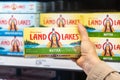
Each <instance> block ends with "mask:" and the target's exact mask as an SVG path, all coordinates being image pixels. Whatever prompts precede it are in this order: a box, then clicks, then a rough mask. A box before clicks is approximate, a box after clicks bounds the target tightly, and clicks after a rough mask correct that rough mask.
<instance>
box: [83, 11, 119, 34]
mask: <svg viewBox="0 0 120 80" xmlns="http://www.w3.org/2000/svg"><path fill="white" fill-rule="evenodd" d="M84 26H88V27H90V28H94V30H89V32H119V31H120V13H86V14H84Z"/></svg>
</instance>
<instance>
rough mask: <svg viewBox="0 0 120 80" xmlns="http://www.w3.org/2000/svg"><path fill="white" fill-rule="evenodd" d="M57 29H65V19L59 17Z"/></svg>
mask: <svg viewBox="0 0 120 80" xmlns="http://www.w3.org/2000/svg"><path fill="white" fill-rule="evenodd" d="M57 24H58V27H65V19H64V18H63V17H62V15H60V17H59V18H58V19H57Z"/></svg>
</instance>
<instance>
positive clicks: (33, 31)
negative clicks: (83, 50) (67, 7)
mask: <svg viewBox="0 0 120 80" xmlns="http://www.w3.org/2000/svg"><path fill="white" fill-rule="evenodd" d="M80 43H81V41H80V36H79V33H78V29H77V28H57V27H53V28H52V27H49V28H25V29H24V53H25V57H29V58H38V57H51V58H77V57H79V56H80Z"/></svg>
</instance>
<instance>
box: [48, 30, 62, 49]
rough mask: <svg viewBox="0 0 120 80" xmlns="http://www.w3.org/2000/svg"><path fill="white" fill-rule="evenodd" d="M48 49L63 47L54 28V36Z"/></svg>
mask: <svg viewBox="0 0 120 80" xmlns="http://www.w3.org/2000/svg"><path fill="white" fill-rule="evenodd" d="M47 47H51V48H57V47H62V44H61V42H60V41H59V40H58V36H57V33H56V31H55V29H54V28H52V34H51V37H50V42H49V43H48V44H47Z"/></svg>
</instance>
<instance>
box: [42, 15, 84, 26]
mask: <svg viewBox="0 0 120 80" xmlns="http://www.w3.org/2000/svg"><path fill="white" fill-rule="evenodd" d="M79 23H81V24H83V14H82V13H41V14H40V27H53V26H56V27H64V28H66V27H67V28H73V27H76V26H77V25H78V24H79Z"/></svg>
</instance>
